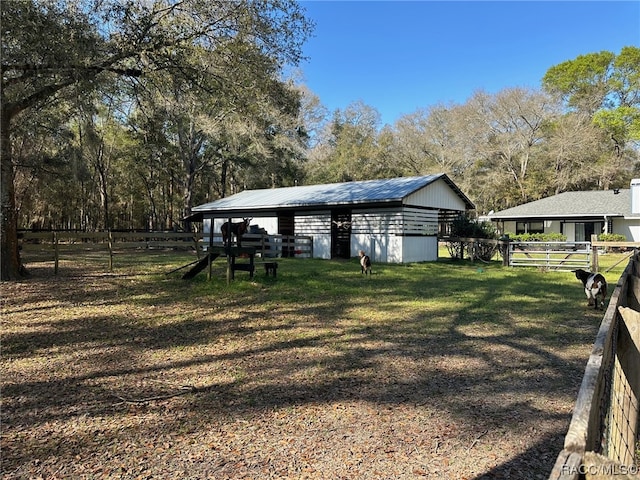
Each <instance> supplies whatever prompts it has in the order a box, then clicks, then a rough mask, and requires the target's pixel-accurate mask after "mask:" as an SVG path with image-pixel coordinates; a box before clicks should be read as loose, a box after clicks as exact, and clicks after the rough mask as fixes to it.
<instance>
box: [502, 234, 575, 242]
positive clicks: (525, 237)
mask: <svg viewBox="0 0 640 480" xmlns="http://www.w3.org/2000/svg"><path fill="white" fill-rule="evenodd" d="M507 235H509V240H511V241H512V242H566V241H567V236H566V235H565V234H564V233H555V232H550V233H519V234H518V235H516V234H513V233H507Z"/></svg>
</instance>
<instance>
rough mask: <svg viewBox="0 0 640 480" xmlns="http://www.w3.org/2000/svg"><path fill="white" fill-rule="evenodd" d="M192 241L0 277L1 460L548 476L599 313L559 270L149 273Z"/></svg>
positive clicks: (16, 464) (33, 466) (221, 268)
mask: <svg viewBox="0 0 640 480" xmlns="http://www.w3.org/2000/svg"><path fill="white" fill-rule="evenodd" d="M620 258H621V256H620V255H604V256H602V257H601V258H600V265H601V271H603V272H604V271H605V270H606V268H608V266H611V265H613V264H614V263H615V262H616V261H618V260H619V259H620ZM193 259H194V257H193V256H190V255H187V254H153V255H151V254H140V253H139V254H126V255H124V254H123V255H119V256H116V258H115V265H116V269H115V271H114V272H113V273H107V272H106V266H107V262H106V260H105V259H104V258H102V257H86V258H82V257H76V258H74V259H73V261H71V260H69V259H67V260H64V261H63V262H62V263H61V265H60V275H58V276H55V277H54V276H53V275H51V273H52V263H51V262H32V263H30V264H28V267H29V268H30V269H31V271H32V273H33V276H32V278H30V279H28V280H26V281H24V282H18V283H4V284H1V285H0V293H1V294H2V298H3V300H2V321H3V335H2V362H1V373H2V379H3V380H2V382H3V385H2V392H3V394H2V403H3V407H2V429H3V434H2V451H3V455H2V473H3V476H4V478H29V477H45V478H52V477H60V478H70V477H73V478H82V477H84V478H105V477H107V478H140V477H144V478H149V477H152V476H153V477H154V478H176V477H182V478H268V477H274V478H456V479H463V478H494V477H496V476H499V475H503V476H509V475H510V476H511V478H546V475H548V473H549V471H550V469H551V467H552V466H553V463H554V461H555V457H556V455H557V453H558V452H559V450H560V449H561V448H562V441H563V437H564V433H565V432H566V428H567V426H568V422H569V419H570V416H571V411H572V408H573V403H574V401H575V396H576V393H577V390H578V388H579V385H580V381H581V378H582V373H583V371H584V367H585V364H586V360H587V358H588V355H589V353H590V350H591V345H592V343H593V341H594V339H595V334H596V332H597V329H598V326H599V323H600V320H601V318H602V315H603V312H602V311H594V310H592V309H588V308H586V298H585V297H584V293H583V291H582V287H581V285H580V283H579V282H578V280H576V279H575V277H574V276H573V274H572V273H570V272H544V271H541V270H538V269H534V268H519V269H514V268H506V267H502V266H501V265H500V263H499V262H492V263H490V264H484V263H482V264H477V263H476V264H472V263H470V262H468V261H453V260H447V259H441V260H440V261H438V262H432V263H417V264H410V265H379V264H374V267H373V272H374V275H372V276H371V277H364V276H363V275H361V274H360V268H359V265H358V262H357V260H356V259H353V260H350V261H327V260H310V259H307V260H301V259H279V260H278V261H279V264H280V267H279V269H278V277H277V279H274V278H273V277H266V276H265V275H264V272H262V271H258V272H257V274H256V276H255V278H254V279H253V281H251V280H250V279H249V276H248V274H247V273H246V272H237V273H236V280H235V281H234V282H232V283H231V284H230V285H227V282H226V275H225V263H224V261H221V260H217V261H216V263H215V264H214V266H215V268H214V270H213V273H214V275H213V279H212V280H211V281H208V280H207V277H206V275H205V274H204V273H202V274H200V275H199V276H197V277H196V278H195V279H193V280H190V281H185V280H182V279H181V274H182V273H183V271H179V272H176V273H173V274H170V275H166V273H167V272H169V271H171V270H173V269H175V268H177V267H179V266H180V265H184V264H186V263H188V262H190V261H193ZM27 260H28V259H27ZM625 265H626V262H622V263H620V264H619V265H618V266H617V267H616V268H615V269H614V270H612V271H611V272H608V273H606V276H607V278H608V279H609V283H610V284H611V290H613V286H614V285H615V283H616V281H617V279H618V277H619V276H620V273H621V272H622V270H623V269H624V267H625Z"/></svg>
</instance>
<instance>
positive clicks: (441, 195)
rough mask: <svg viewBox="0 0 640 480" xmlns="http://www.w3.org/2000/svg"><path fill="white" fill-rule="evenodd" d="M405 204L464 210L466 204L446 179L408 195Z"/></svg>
mask: <svg viewBox="0 0 640 480" xmlns="http://www.w3.org/2000/svg"><path fill="white" fill-rule="evenodd" d="M404 204H405V205H417V206H422V207H431V208H441V209H446V210H459V211H462V212H464V211H465V210H466V205H465V203H464V201H463V200H462V198H460V197H459V196H458V195H457V194H456V193H455V192H454V191H453V190H452V189H451V187H450V186H449V185H448V184H447V182H445V181H444V180H437V181H435V182H433V183H430V184H429V185H427V186H425V187H424V188H421V189H420V190H417V191H415V192H413V193H412V194H410V195H408V196H407V197H406V198H405V199H404Z"/></svg>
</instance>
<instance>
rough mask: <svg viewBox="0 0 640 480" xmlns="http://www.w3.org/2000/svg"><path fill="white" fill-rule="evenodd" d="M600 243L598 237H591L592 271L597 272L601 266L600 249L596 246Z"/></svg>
mask: <svg viewBox="0 0 640 480" xmlns="http://www.w3.org/2000/svg"><path fill="white" fill-rule="evenodd" d="M597 241H598V235H591V271H592V272H597V271H598V269H599V268H600V266H599V265H598V247H596V246H595V245H594V244H595V242H597Z"/></svg>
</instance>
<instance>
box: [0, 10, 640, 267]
mask: <svg viewBox="0 0 640 480" xmlns="http://www.w3.org/2000/svg"><path fill="white" fill-rule="evenodd" d="M94 3H95V5H94ZM0 8H1V14H2V49H3V58H2V106H1V108H2V129H1V132H2V158H1V163H2V178H1V181H2V237H3V239H2V260H3V262H2V264H3V265H2V278H3V279H8V278H14V277H16V276H17V275H18V269H19V254H18V252H17V240H15V244H14V243H13V242H14V239H17V235H16V232H17V229H18V228H29V229H31V228H33V229H77V230H92V229H146V230H167V229H169V230H171V229H177V228H180V229H181V228H185V224H184V223H183V222H182V219H183V218H184V217H186V216H187V215H189V213H190V210H191V207H192V206H194V205H198V204H200V203H204V202H207V201H212V200H215V199H217V198H221V197H224V196H227V195H229V194H232V193H236V192H238V191H241V190H244V189H254V188H271V187H280V186H290V185H295V184H300V185H301V184H312V183H326V182H343V181H350V180H365V179H374V178H386V177H394V176H410V175H411V176H413V175H426V174H432V173H440V172H444V173H447V174H448V175H449V176H450V177H451V178H452V180H454V181H455V182H456V184H457V185H458V186H460V188H461V189H462V190H463V191H464V192H465V193H466V194H467V195H468V196H469V197H470V198H471V199H472V200H473V201H474V202H475V204H476V205H477V207H478V213H480V214H482V213H486V212H488V211H490V210H499V209H502V208H505V207H510V206H514V205H517V204H520V203H523V202H527V201H531V200H535V199H538V198H542V197H545V196H548V195H553V194H557V193H560V192H562V191H566V190H590V189H608V188H626V187H628V185H629V181H630V179H631V178H633V177H634V176H638V175H640V172H639V171H638V161H639V160H640V157H639V142H640V49H639V48H637V47H625V48H624V49H622V50H621V52H619V53H617V54H614V53H611V52H599V53H591V54H586V55H583V56H580V57H578V58H576V59H572V60H567V61H566V62H565V63H562V64H560V65H556V66H550V68H549V70H548V72H547V74H546V75H545V76H544V78H543V79H542V82H541V87H540V89H525V88H519V87H513V88H508V89H505V90H503V91H500V92H498V93H495V94H489V93H487V92H483V91H478V92H476V93H475V94H474V95H473V96H472V97H471V98H469V99H468V100H467V101H466V102H465V103H463V104H449V105H432V106H424V108H420V109H418V110H416V111H415V112H414V113H411V114H409V115H405V116H403V117H402V118H399V119H398V120H397V121H396V122H395V123H394V124H393V125H384V126H382V125H380V115H379V113H378V112H377V111H376V109H375V108H374V107H371V106H368V105H365V104H363V103H361V102H355V103H353V104H351V105H349V106H347V107H346V108H345V109H344V110H337V111H334V112H329V111H327V109H326V108H325V107H323V105H322V101H321V99H319V98H317V97H316V96H315V95H314V94H313V93H312V92H310V91H309V90H308V89H307V88H306V87H305V86H304V85H302V84H300V83H298V82H295V81H294V80H292V79H288V78H285V76H284V72H285V68H289V67H291V66H295V65H296V64H298V62H299V61H300V60H301V58H302V46H303V44H304V41H305V40H306V39H307V38H308V36H309V34H310V33H311V31H312V29H313V25H312V24H311V22H310V21H309V20H308V19H306V18H305V16H304V10H303V9H302V8H301V7H300V6H299V5H298V4H297V3H296V2H290V1H286V0H285V1H279V0H272V1H265V2H255V3H254V2H241V1H238V2H233V1H226V0H225V1H210V2H184V3H174V2H167V1H160V0H158V1H155V2H142V3H141V2H137V1H134V0H129V1H121V0H119V1H99V2H93V1H91V0H85V1H71V0H69V1H63V2H55V3H51V2H40V1H35V0H32V1H25V2H3V3H2V4H1V7H0ZM424 88H425V89H427V88H429V85H428V84H425V86H424ZM187 228H188V226H187ZM7 265H8V266H7Z"/></svg>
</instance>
